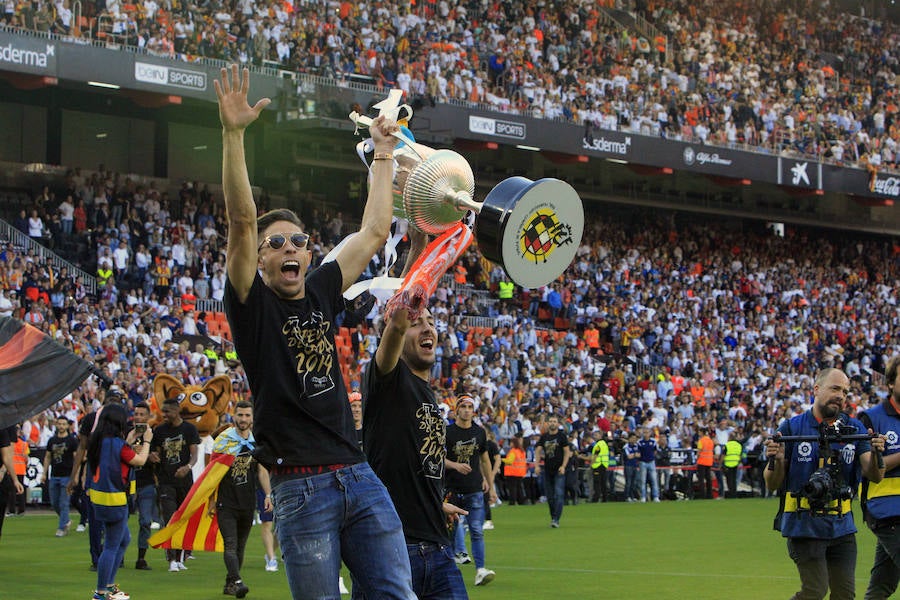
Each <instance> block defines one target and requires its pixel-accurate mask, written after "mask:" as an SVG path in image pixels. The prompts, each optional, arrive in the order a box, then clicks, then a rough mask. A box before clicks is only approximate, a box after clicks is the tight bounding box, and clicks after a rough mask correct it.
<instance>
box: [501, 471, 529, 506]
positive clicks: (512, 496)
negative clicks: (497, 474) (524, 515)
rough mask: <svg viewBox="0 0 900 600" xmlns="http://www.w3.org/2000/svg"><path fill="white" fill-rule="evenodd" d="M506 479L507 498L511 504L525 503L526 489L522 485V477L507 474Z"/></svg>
mask: <svg viewBox="0 0 900 600" xmlns="http://www.w3.org/2000/svg"><path fill="white" fill-rule="evenodd" d="M504 478H505V479H506V500H507V502H509V504H510V506H512V505H514V504H525V490H524V489H523V487H522V479H523V478H522V477H513V476H512V475H505V476H504Z"/></svg>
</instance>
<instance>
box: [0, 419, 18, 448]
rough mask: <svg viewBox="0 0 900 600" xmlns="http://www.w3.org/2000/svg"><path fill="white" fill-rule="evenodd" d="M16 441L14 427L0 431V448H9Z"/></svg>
mask: <svg viewBox="0 0 900 600" xmlns="http://www.w3.org/2000/svg"><path fill="white" fill-rule="evenodd" d="M14 439H16V426H15V425H11V426H9V427H4V428H3V429H0V448H6V447H7V446H11V445H12V443H13V440H14Z"/></svg>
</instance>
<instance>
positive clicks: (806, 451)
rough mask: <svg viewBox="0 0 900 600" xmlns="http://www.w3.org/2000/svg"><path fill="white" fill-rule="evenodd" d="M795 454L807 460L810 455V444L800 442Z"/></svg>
mask: <svg viewBox="0 0 900 600" xmlns="http://www.w3.org/2000/svg"><path fill="white" fill-rule="evenodd" d="M797 454H799V455H800V456H802V457H803V458H809V457H810V455H811V454H812V444H811V443H810V442H800V445H799V446H797Z"/></svg>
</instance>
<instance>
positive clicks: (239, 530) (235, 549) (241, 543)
mask: <svg viewBox="0 0 900 600" xmlns="http://www.w3.org/2000/svg"><path fill="white" fill-rule="evenodd" d="M216 512H218V515H219V532H220V533H221V534H222V542H223V543H224V544H225V569H226V571H227V575H226V577H225V581H226V583H231V582H233V581H237V580H239V579H240V578H241V566H242V565H243V564H244V548H246V546H247V538H248V537H250V529H251V527H252V526H253V509H252V508H251V509H250V510H241V509H237V508H227V507H222V506H220V507H217V508H216Z"/></svg>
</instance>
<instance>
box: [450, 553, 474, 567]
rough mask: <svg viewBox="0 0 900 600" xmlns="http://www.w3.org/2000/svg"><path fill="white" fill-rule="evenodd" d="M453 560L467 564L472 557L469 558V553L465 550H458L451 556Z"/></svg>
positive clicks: (459, 563) (460, 563)
mask: <svg viewBox="0 0 900 600" xmlns="http://www.w3.org/2000/svg"><path fill="white" fill-rule="evenodd" d="M453 560H455V561H456V564H458V565H467V564H469V563H470V562H472V559H471V558H469V555H468V554H466V553H465V552H460V553H458V554H457V555H456V556H454V557H453Z"/></svg>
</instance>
